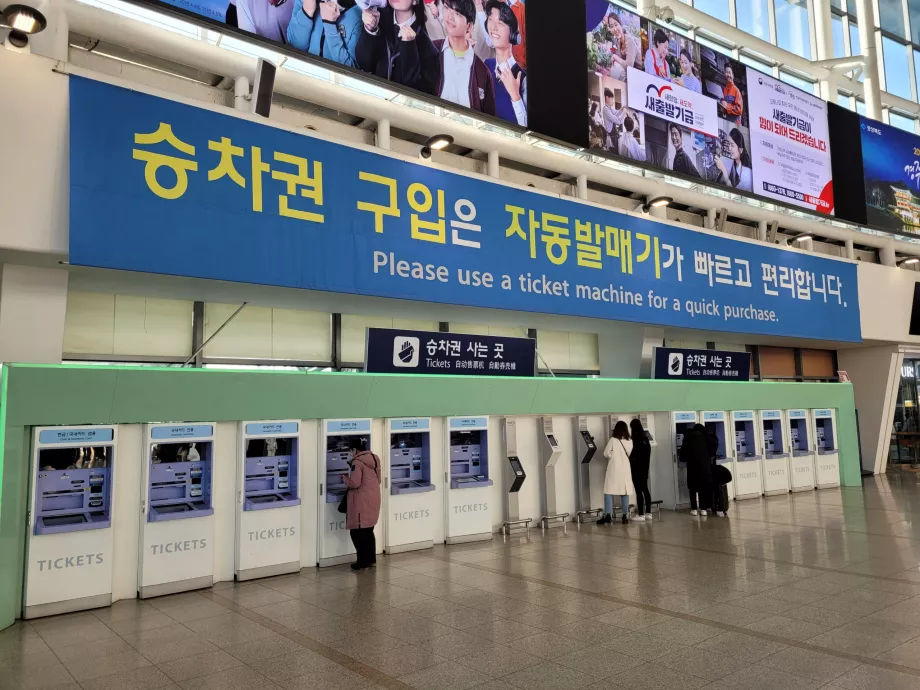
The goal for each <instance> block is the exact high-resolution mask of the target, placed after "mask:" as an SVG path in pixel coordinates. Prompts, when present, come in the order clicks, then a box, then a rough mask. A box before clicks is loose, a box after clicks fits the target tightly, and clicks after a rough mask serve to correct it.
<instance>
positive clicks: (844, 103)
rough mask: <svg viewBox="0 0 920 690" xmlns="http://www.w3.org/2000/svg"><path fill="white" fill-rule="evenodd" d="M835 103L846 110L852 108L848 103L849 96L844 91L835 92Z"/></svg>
mask: <svg viewBox="0 0 920 690" xmlns="http://www.w3.org/2000/svg"><path fill="white" fill-rule="evenodd" d="M837 105H839V106H840V107H841V108H846V109H847V110H853V106H852V104H851V103H850V97H849V96H847V95H846V94H845V93H840V92H839V91H838V92H837Z"/></svg>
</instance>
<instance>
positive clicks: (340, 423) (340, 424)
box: [326, 419, 371, 434]
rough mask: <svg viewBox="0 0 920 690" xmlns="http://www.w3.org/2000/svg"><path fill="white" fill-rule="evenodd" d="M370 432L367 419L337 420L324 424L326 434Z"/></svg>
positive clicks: (369, 421)
mask: <svg viewBox="0 0 920 690" xmlns="http://www.w3.org/2000/svg"><path fill="white" fill-rule="evenodd" d="M370 430H371V420H369V419H337V420H334V421H331V422H326V433H327V434H360V433H361V432H363V431H370Z"/></svg>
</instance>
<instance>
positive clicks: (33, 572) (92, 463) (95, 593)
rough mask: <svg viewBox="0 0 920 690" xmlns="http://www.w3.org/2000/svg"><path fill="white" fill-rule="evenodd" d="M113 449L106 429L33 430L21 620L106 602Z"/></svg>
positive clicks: (113, 432)
mask: <svg viewBox="0 0 920 690" xmlns="http://www.w3.org/2000/svg"><path fill="white" fill-rule="evenodd" d="M115 444H116V429H115V427H113V426H77V427H61V426H59V427H37V428H35V430H34V432H33V436H32V495H31V508H30V510H29V521H28V522H29V525H28V535H27V546H26V582H25V596H24V601H23V614H22V617H23V618H37V617H39V616H51V615H56V614H59V613H68V612H70V611H81V610H84V609H91V608H98V607H100V606H108V605H109V604H111V603H112V565H113V563H114V561H115V554H114V547H113V544H114V539H113V534H112V532H113V530H112V520H113V519H114V515H113V510H112V504H113V500H112V493H113V487H114V478H115V474H114V471H115ZM10 548H12V547H10Z"/></svg>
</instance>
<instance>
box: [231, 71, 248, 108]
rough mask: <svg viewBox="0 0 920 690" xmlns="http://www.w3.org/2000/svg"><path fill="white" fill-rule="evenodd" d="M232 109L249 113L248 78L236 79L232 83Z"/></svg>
mask: <svg viewBox="0 0 920 690" xmlns="http://www.w3.org/2000/svg"><path fill="white" fill-rule="evenodd" d="M233 107H234V108H236V109H237V110H244V111H249V110H250V105H249V77H237V78H236V81H234V82H233Z"/></svg>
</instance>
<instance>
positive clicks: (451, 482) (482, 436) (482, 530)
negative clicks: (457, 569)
mask: <svg viewBox="0 0 920 690" xmlns="http://www.w3.org/2000/svg"><path fill="white" fill-rule="evenodd" d="M447 431H448V433H447V454H446V457H447V458H448V459H449V461H450V470H449V471H448V472H445V473H444V482H445V485H446V486H445V489H446V491H445V492H444V509H445V511H446V513H447V517H446V519H445V529H446V536H445V540H446V541H447V543H448V544H460V543H463V542H468V541H481V540H484V539H491V538H492V508H491V495H492V488H491V487H492V485H493V484H494V482H493V481H492V479H491V478H490V477H491V475H490V474H489V472H490V467H489V418H488V417H448V419H447Z"/></svg>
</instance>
